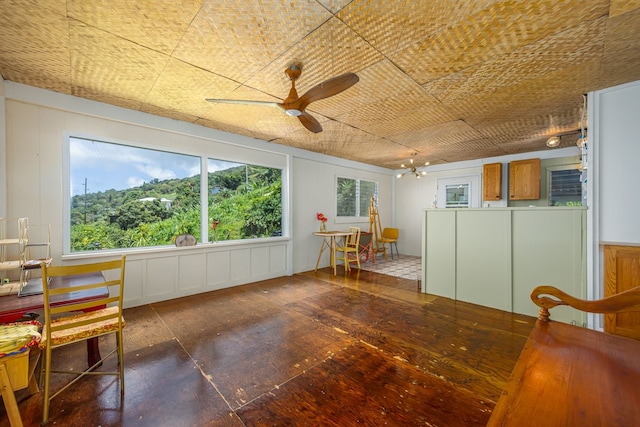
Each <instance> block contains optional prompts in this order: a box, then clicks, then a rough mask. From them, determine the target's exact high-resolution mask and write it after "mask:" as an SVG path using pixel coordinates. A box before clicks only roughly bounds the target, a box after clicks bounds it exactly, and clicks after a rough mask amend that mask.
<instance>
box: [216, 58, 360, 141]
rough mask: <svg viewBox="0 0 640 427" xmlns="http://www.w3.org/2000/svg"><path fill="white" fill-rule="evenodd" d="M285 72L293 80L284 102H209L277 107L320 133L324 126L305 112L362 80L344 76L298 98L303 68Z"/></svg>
mask: <svg viewBox="0 0 640 427" xmlns="http://www.w3.org/2000/svg"><path fill="white" fill-rule="evenodd" d="M284 72H285V74H286V75H287V76H288V77H289V79H290V80H291V89H290V90H289V95H288V96H287V97H286V98H285V99H284V100H283V101H282V102H269V101H248V100H240V99H210V98H209V99H207V101H209V102H219V103H223V104H253V105H266V106H269V107H276V108H279V109H280V110H282V111H284V112H285V113H286V114H287V115H289V116H292V117H297V118H298V119H299V120H300V123H302V124H303V126H304V127H306V128H307V129H309V130H310V131H311V132H313V133H318V132H322V126H321V125H320V123H319V122H318V120H316V119H315V118H314V117H313V116H312V115H311V114H309V113H307V112H306V111H304V110H305V109H306V108H307V106H309V104H311V103H312V102H314V101H318V100H320V99H324V98H328V97H330V96H333V95H337V94H339V93H340V92H343V91H345V90H347V89H349V88H350V87H351V86H353V85H354V84H356V83H358V81H359V80H360V78H359V77H358V76H357V75H355V74H354V73H346V74H342V75H340V76H337V77H333V78H331V79H329V80H325V81H324V82H322V83H320V84H317V85H315V86H314V87H312V88H311V89H309V90H308V91H307V92H306V93H305V94H304V95H302V96H300V97H298V92H297V91H296V80H297V79H298V77H300V74H301V73H302V67H301V66H300V65H298V64H294V65H290V66H289V67H288V68H287V69H286V70H284Z"/></svg>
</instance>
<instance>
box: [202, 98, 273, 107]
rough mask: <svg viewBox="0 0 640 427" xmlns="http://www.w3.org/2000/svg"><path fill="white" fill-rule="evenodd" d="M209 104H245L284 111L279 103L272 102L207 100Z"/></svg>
mask: <svg viewBox="0 0 640 427" xmlns="http://www.w3.org/2000/svg"><path fill="white" fill-rule="evenodd" d="M207 101H209V102H218V103H220V104H243V105H264V106H267V107H276V108H279V109H280V110H282V106H281V104H280V103H278V102H270V101H252V100H246V99H213V98H207Z"/></svg>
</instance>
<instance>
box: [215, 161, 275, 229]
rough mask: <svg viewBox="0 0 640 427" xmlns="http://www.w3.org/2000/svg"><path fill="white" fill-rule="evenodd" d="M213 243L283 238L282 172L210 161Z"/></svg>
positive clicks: (261, 167)
mask: <svg viewBox="0 0 640 427" xmlns="http://www.w3.org/2000/svg"><path fill="white" fill-rule="evenodd" d="M208 170H209V180H208V182H209V186H208V188H209V223H210V224H211V227H209V240H210V241H214V242H215V241H219V240H237V239H247V238H249V239H250V238H258V237H272V236H281V235H282V171H281V170H280V169H274V168H267V167H263V166H254V165H247V164H241V163H231V162H225V161H221V160H214V159H209V160H208Z"/></svg>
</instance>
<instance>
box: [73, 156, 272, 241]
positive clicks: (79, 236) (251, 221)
mask: <svg viewBox="0 0 640 427" xmlns="http://www.w3.org/2000/svg"><path fill="white" fill-rule="evenodd" d="M208 181H209V182H208V187H207V188H208V193H209V206H208V222H209V224H208V226H207V229H208V230H209V241H214V240H215V241H221V240H239V239H249V238H257V237H269V236H274V235H279V234H280V233H281V229H282V225H281V223H282V194H281V193H282V177H281V171H280V170H279V169H271V168H266V167H260V166H246V167H245V166H240V167H235V168H231V169H226V170H223V171H218V172H214V173H210V174H209V177H208ZM214 220H216V221H218V224H217V227H216V229H215V235H214V230H213V229H212V227H211V223H212V221H214ZM179 234H193V235H194V236H196V238H197V239H198V241H201V240H202V239H200V176H194V177H190V178H184V179H172V180H166V181H158V180H153V181H151V182H148V183H145V184H143V185H141V186H140V187H135V188H130V189H126V190H107V191H104V192H102V191H100V192H96V193H87V194H86V195H85V194H82V195H76V196H74V197H73V198H72V199H71V251H72V252H78V251H94V250H100V249H113V248H131V247H142V246H161V245H170V244H173V243H174V239H175V237H176V236H177V235H179Z"/></svg>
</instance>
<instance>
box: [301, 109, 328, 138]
mask: <svg viewBox="0 0 640 427" xmlns="http://www.w3.org/2000/svg"><path fill="white" fill-rule="evenodd" d="M298 119H300V123H302V125H303V126H304V127H306V128H307V129H309V130H310V131H311V132H313V133H319V132H322V126H321V125H320V122H318V121H317V120H316V118H315V117H313V116H312V115H311V114H309V113H306V112H304V111H303V112H302V114H300V115H299V116H298Z"/></svg>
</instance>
